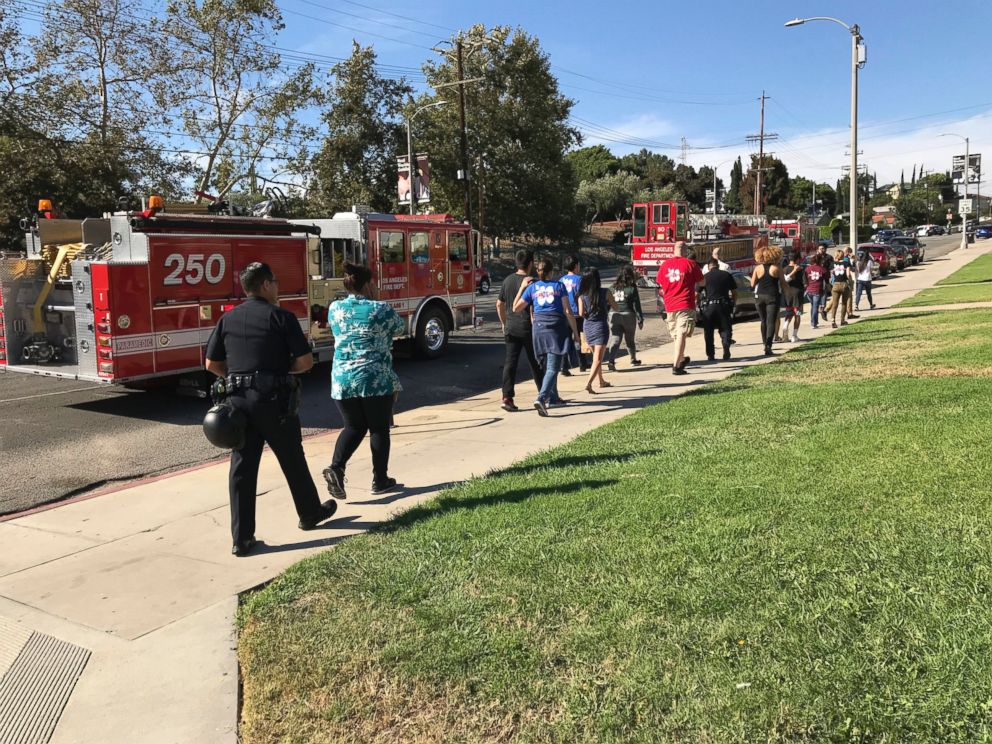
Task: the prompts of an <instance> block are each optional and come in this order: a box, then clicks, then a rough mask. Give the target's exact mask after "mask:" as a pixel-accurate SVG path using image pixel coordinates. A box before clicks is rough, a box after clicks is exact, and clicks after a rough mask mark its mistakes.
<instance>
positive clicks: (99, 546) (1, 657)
mask: <svg viewBox="0 0 992 744" xmlns="http://www.w3.org/2000/svg"><path fill="white" fill-rule="evenodd" d="M987 252H992V241H990V244H989V246H988V247H987V248H984V247H980V248H972V249H969V250H968V251H966V252H962V251H960V250H959V251H955V252H954V253H952V254H950V255H949V256H947V257H945V258H943V259H939V260H937V261H934V262H931V263H928V264H925V265H924V266H922V267H919V268H917V269H914V270H912V271H907V272H903V273H901V274H899V275H897V276H896V277H894V278H892V279H890V280H889V281H887V282H886V286H885V287H884V288H879V289H877V290H876V291H875V301H876V305H877V306H878V308H879V309H878V310H875V311H872V312H865V313H864V314H863V315H862V316H861V317H862V318H872V317H875V316H877V315H879V314H880V313H881V312H883V311H884V310H883V309H884V308H890V307H891V306H892V305H894V304H895V303H897V302H899V301H900V300H902V299H903V298H905V297H908V296H910V295H912V294H914V293H915V292H917V291H918V290H919V289H922V288H924V287H929V286H931V285H933V284H934V283H935V282H936V281H938V280H940V279H942V278H944V277H946V276H948V275H949V274H951V273H952V272H954V271H956V270H957V269H959V268H960V267H961V266H963V265H964V264H966V263H968V262H969V261H971V260H972V259H974V258H975V257H976V256H978V255H981V254H983V253H987ZM919 309H920V308H906V310H907V311H916V310H919ZM651 322H661V321H660V319H652V321H651ZM829 330H830V329H829V324H821V328H820V330H819V331H812V330H811V329H810V328H809V327H808V326H807V325H806V324H805V323H804V326H803V328H802V329H801V331H800V333H801V335H802V337H803V338H804V339H810V338H815V337H817V336H819V335H822V334H824V333H826V332H829ZM735 336H736V338H737V341H738V343H737V344H736V345H735V346H734V347H733V349H734V353H735V358H734V359H733V360H731V361H729V362H725V363H717V364H709V365H698V366H697V365H695V364H694V365H693V366H691V367H690V374H689V375H687V376H685V377H674V376H673V375H672V374H671V370H670V368H669V367H668V366H667V365H668V364H669V363H670V361H671V359H670V356H671V347H670V346H664V347H660V348H655V349H650V350H647V351H644V352H643V353H642V354H641V357H642V359H643V361H644V366H642V367H640V368H637V369H633V368H630V367H629V366H627V361H626V359H625V358H624V359H621V360H620V362H619V367H620V370H621V371H619V372H617V373H608V379H609V380H610V381H611V382H612V383H613V385H614V387H612V388H610V389H606V390H602V391H600V392H601V394H600V395H596V396H589V395H587V394H586V393H585V392H584V391H583V390H582V388H583V387H584V384H585V380H584V378H582V377H579V376H575V377H572V378H562V379H561V381H560V389H561V393H562V395H563V396H564V397H566V398H568V399H570V400H571V401H572V402H573V403H572V404H571V405H569V406H567V407H565V408H560V409H552V411H551V413H552V416H551V417H549V418H548V419H544V420H541V421H540V424H539V426H540V432H541V443H542V444H541V446H551V445H557V444H561V443H564V442H567V441H569V440H571V439H573V438H574V437H576V436H578V435H579V434H582V433H584V432H586V431H589V430H590V429H592V428H594V427H597V426H600V425H602V424H605V423H607V422H609V421H613V420H615V419H617V418H619V417H621V416H625V415H627V414H628V413H631V412H633V411H636V410H639V409H641V408H643V407H644V406H646V405H650V404H653V403H660V402H663V401H666V400H669V399H671V398H672V397H675V396H678V395H681V394H682V393H684V392H686V391H688V390H692V389H695V388H696V387H698V386H699V385H701V384H704V383H706V382H711V381H714V380H718V379H722V378H725V377H727V376H729V375H731V374H733V373H735V372H737V371H738V370H740V369H743V368H744V367H747V366H749V365H751V364H759V363H763V362H765V361H768V359H767V358H765V357H763V356H760V354H761V344H760V342H759V339H758V325H757V323H748V324H746V325H738V326H737V328H736V329H735ZM788 348H790V345H782V346H779V347H778V351H786V350H788ZM687 353H688V354H689V355H690V356H691V357H692V358H693V359H694V360H697V361H698V360H699V359H702V358H704V357H705V355H704V353H703V351H702V334H701V333H697V334H696V336H695V337H694V338H693V339H691V340H690V342H689V345H688V349H687ZM517 396H518V404H520V405H521V411H520V412H519V413H515V414H507V413H505V412H503V411H502V410H500V408H499V403H500V393H499V391H498V390H497V391H492V392H490V393H487V394H484V395H478V396H475V397H471V398H466V399H463V400H459V401H456V402H453V403H448V404H444V405H438V406H432V407H426V408H420V409H417V410H413V411H409V412H406V413H402V414H400V415H398V416H397V424H398V427H397V428H396V429H395V430H394V432H393V450H392V457H391V463H390V470H391V472H392V474H393V475H395V476H396V477H397V478H398V479H399V480H400V481H401V482H402V483H404V484H405V486H406V487H405V488H404V489H403V490H401V491H399V492H397V493H395V494H390V495H387V496H382V497H373V496H371V495H370V494H369V490H368V484H369V482H370V479H371V468H370V459H369V454H368V449H367V446H363V447H362V449H361V450H360V452H359V453H358V454H357V455H356V457H355V459H354V461H353V462H352V464H351V466H350V468H349V471H348V493H349V499H348V501H346V502H343V503H342V504H341V508H340V509H339V511H338V515H337V517H336V518H335V519H334V520H333V521H331V522H329V523H328V524H326V525H324V526H323V527H322V528H321V529H318V530H315V531H314V532H307V533H304V532H300V531H298V530H297V528H296V516H295V514H294V512H293V508H292V502H291V499H290V496H289V493H288V489H287V487H286V485H285V481H284V480H283V477H282V474H281V472H280V471H279V468H278V466H277V464H276V463H275V460H274V458H273V457H272V456H271V455H270V454H268V453H267V454H266V455H265V457H264V458H263V462H262V469H261V473H260V477H259V493H260V498H259V503H258V525H259V529H258V533H257V536H258V538H259V539H260V540H262V541H263V542H264V547H263V548H262V549H261V550H260V551H258V553H256V554H254V555H252V556H250V557H248V558H244V559H237V558H234V557H232V556H231V555H230V533H229V528H228V524H229V516H228V506H227V464H226V462H225V463H220V464H217V463H215V464H210V465H207V466H205V467H201V468H197V469H195V470H191V471H187V472H182V473H178V474H175V475H172V476H169V477H165V478H160V479H157V480H154V481H150V482H145V483H139V484H136V485H132V486H130V487H127V488H122V489H120V490H118V491H116V492H113V493H109V494H106V495H102V496H100V497H98V498H93V499H88V500H83V501H78V502H75V503H69V504H65V505H62V506H59V507H56V508H51V509H47V510H44V511H39V512H37V513H33V514H30V515H28V516H23V517H20V518H16V519H12V520H9V521H6V522H3V523H0V541H2V544H3V545H4V548H5V549H4V550H3V553H2V555H0V741H7V740H8V739H7V738H5V728H4V727H5V726H6V727H7V729H6V730H7V731H15V730H16V729H15V727H17V726H20V727H21V729H22V730H27V729H28V728H30V727H32V726H33V727H34V729H37V731H36V734H35V738H33V739H29V738H25V739H23V740H25V741H47V740H49V737H50V740H51V741H53V742H78V743H80V744H81V743H83V742H86V743H90V742H101V743H109V742H128V743H129V744H134V743H136V742H182V743H184V744H185V743H188V742H235V741H236V740H237V733H236V727H237V707H238V669H237V658H236V651H235V643H236V637H235V632H234V623H233V621H234V614H235V610H236V607H237V598H238V594H239V593H240V592H243V591H245V590H247V589H250V588H252V587H255V586H258V585H259V584H261V583H263V582H265V581H267V580H269V579H271V578H272V577H274V576H277V575H278V574H279V573H280V572H282V571H283V570H284V569H285V568H286V567H287V566H289V565H291V564H293V563H295V562H297V561H299V560H300V559H301V558H304V557H306V556H307V555H310V554H312V553H315V552H317V551H320V550H324V549H326V548H328V547H329V546H332V545H334V544H335V543H336V542H338V541H339V540H342V539H343V538H345V537H347V536H349V535H352V534H355V533H358V532H361V531H364V530H367V529H369V528H371V527H373V526H374V525H376V524H378V523H380V522H382V521H383V520H386V519H389V518H390V516H391V515H392V514H394V513H395V512H396V511H397V510H403V509H406V508H409V507H410V506H412V505H414V504H416V503H419V502H421V501H423V500H425V499H428V498H430V497H432V496H434V495H436V494H437V493H438V492H439V491H441V490H443V489H444V488H445V486H447V485H449V484H450V483H452V482H456V481H460V480H463V479H467V478H471V477H474V476H484V475H485V474H486V473H487V472H488V471H490V470H492V469H496V468H501V467H505V466H507V465H510V464H511V463H513V462H514V461H516V460H518V459H520V458H521V457H524V456H526V455H529V454H532V453H533V452H534V451H535V447H536V445H535V442H534V441H533V438H532V437H528V436H527V431H533V429H532V428H530V427H528V428H525V427H523V426H522V425H521V424H523V423H524V422H526V423H528V424H531V425H535V424H537V414H536V413H535V412H534V411H533V410H532V409H529V408H526V407H525V406H526V405H529V403H530V401H531V400H532V397H533V387H532V386H531V383H529V382H527V383H523V384H521V385H519V386H518V392H517ZM328 404H329V405H330V401H328ZM195 435H197V436H198V435H199V432H196V433H195ZM334 439H335V435H334V433H328V434H326V435H321V436H318V437H315V438H313V439H310V440H308V442H307V444H306V450H307V459H308V462H309V464H310V469H311V471H312V473H313V474H314V477H315V480H316V481H317V483H318V484H319V485H320V486H321V490H323V489H322V485H323V481H322V479H321V477H320V471H321V469H322V468H323V467H324V466H325V465H326V463H327V462H328V461H329V460H330V457H331V451H332V448H333V445H334ZM33 649H34V650H33ZM5 685H6V687H5ZM31 690H33V691H34V692H32V693H31V694H32V697H30V698H29V697H27V692H26V691H31ZM39 690H40V691H41V692H40V693H39ZM39 711H41V713H40V714H39ZM27 714H30V716H31V717H32V722H31V724H30V725H29V724H26V723H24V721H23V720H22V719H23V718H24V716H25V715H27ZM18 716H20V718H19V717H18ZM39 722H40V723H39ZM10 739H13V736H10Z"/></svg>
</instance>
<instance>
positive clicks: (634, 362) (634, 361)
mask: <svg viewBox="0 0 992 744" xmlns="http://www.w3.org/2000/svg"><path fill="white" fill-rule="evenodd" d="M630 366H631V367H640V366H641V360H640V359H631V360H630Z"/></svg>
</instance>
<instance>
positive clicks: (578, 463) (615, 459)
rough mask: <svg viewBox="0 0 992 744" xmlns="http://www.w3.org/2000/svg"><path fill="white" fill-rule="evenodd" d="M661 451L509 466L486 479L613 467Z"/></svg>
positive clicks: (621, 453) (566, 457) (591, 456)
mask: <svg viewBox="0 0 992 744" xmlns="http://www.w3.org/2000/svg"><path fill="white" fill-rule="evenodd" d="M661 453H662V450H660V449H653V450H638V451H636V452H617V453H614V454H605V455H567V456H565V457H556V458H555V459H554V460H553V461H550V462H536V463H531V464H526V465H523V464H521V465H511V466H510V467H508V468H501V469H499V470H494V471H492V472H491V473H490V474H488V476H487V477H502V476H511V475H530V474H531V473H536V472H538V471H542V470H551V469H554V468H581V467H585V466H589V465H601V464H604V465H614V464H616V463H620V462H630V461H631V460H636V459H637V458H639V457H652V456H654V455H660V454H661Z"/></svg>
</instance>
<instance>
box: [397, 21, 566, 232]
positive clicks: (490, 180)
mask: <svg viewBox="0 0 992 744" xmlns="http://www.w3.org/2000/svg"><path fill="white" fill-rule="evenodd" d="M458 41H461V43H462V48H463V55H462V56H463V64H464V77H465V78H467V79H470V80H474V82H471V83H466V84H465V86H464V87H465V97H466V103H467V112H468V121H467V124H468V153H469V168H468V170H469V173H468V175H469V176H470V178H471V179H472V180H471V183H472V189H471V193H472V203H473V212H474V219H475V221H476V224H477V225H478V227H479V228H480V230H482V231H484V232H485V233H487V234H491V235H498V236H515V235H516V236H534V237H537V238H549V239H562V238H575V237H577V236H578V234H579V231H580V230H581V223H580V220H579V219H578V216H577V210H576V209H575V189H576V186H577V183H576V182H575V179H574V176H573V174H572V168H571V167H570V166H569V164H568V161H567V160H566V153H567V152H568V151H569V150H571V149H572V148H573V147H574V146H575V145H576V144H577V143H578V142H579V133H578V131H577V130H576V129H575V128H573V127H572V126H571V125H570V124H569V123H568V118H569V114H570V112H571V110H572V105H573V102H572V101H571V100H569V99H568V98H566V97H565V96H564V95H562V93H561V91H560V90H559V88H558V81H557V79H556V78H555V76H554V75H553V74H552V73H551V63H550V61H549V59H548V56H547V54H546V53H545V52H544V51H543V50H542V49H541V46H540V44H539V42H538V40H537V39H536V38H534V37H533V36H529V35H527V34H526V33H525V32H524V31H522V30H520V29H516V30H512V29H510V28H508V27H496V28H493V29H490V30H486V29H485V28H484V27H483V26H479V25H477V26H473V27H472V28H471V29H470V30H469V31H468V32H466V33H461V34H459V35H457V36H456V37H455V38H454V39H452V43H451V48H450V49H449V50H448V53H447V54H445V55H444V56H443V57H442V58H441V59H439V60H432V61H429V62H427V63H426V64H425V65H424V73H425V74H426V76H427V81H428V83H429V84H430V85H431V86H432V87H433V88H434V89H435V90H436V93H434V94H426V95H423V96H421V97H420V98H419V99H418V100H417V101H416V105H417V106H418V107H419V106H423V105H425V104H428V103H435V102H439V101H446V102H448V103H449V105H446V106H438V107H435V108H432V109H429V110H427V111H425V112H424V113H423V115H422V116H420V117H418V120H417V121H418V122H420V124H419V125H418V129H419V130H421V135H420V137H419V141H420V142H421V146H420V147H418V149H426V150H428V151H429V153H430V156H431V198H432V206H433V207H434V208H435V209H436V210H439V211H448V212H452V213H454V214H458V215H464V211H465V210H464V207H463V205H464V191H463V189H464V184H463V183H462V182H460V181H459V180H457V175H456V174H457V172H458V171H459V170H462V169H463V168H462V156H461V152H460V147H459V119H458V85H457V82H458V75H457V72H456V64H457V63H456V52H455V50H456V48H457V43H458ZM476 78H478V80H475V79H476Z"/></svg>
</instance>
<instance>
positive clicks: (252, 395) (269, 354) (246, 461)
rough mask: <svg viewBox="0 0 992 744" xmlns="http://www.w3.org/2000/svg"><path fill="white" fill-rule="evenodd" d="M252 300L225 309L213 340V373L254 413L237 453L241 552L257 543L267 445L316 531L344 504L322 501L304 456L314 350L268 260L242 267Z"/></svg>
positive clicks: (234, 474) (234, 499) (234, 478)
mask: <svg viewBox="0 0 992 744" xmlns="http://www.w3.org/2000/svg"><path fill="white" fill-rule="evenodd" d="M241 286H242V288H243V289H244V291H245V293H246V294H247V295H248V297H247V299H246V300H245V301H244V302H243V303H242V304H240V305H238V306H237V307H236V308H234V309H233V310H231V311H230V312H229V313H227V314H226V315H224V316H223V317H222V318H221V319H220V320H219V321H218V323H217V326H216V328H214V332H213V334H212V335H211V336H210V341H208V342H207V363H206V367H207V371H209V372H212V373H213V374H215V375H217V376H218V377H222V378H225V382H226V388H227V393H228V395H229V396H230V397H229V401H230V404H231V405H232V406H234V408H236V409H238V410H240V411H242V412H243V413H244V414H245V416H246V418H247V430H246V433H245V444H244V446H243V447H242V448H241V449H239V450H234V451H233V452H231V474H230V484H229V487H230V497H231V535H232V537H233V538H234V547H233V548H232V549H231V552H232V553H233V554H234V555H237V556H243V555H247V554H248V553H249V552H251V550H252V548H253V547H255V543H256V541H255V496H256V494H255V489H256V485H257V481H258V466H259V462H260V460H261V457H262V448H263V447H264V445H265V444H268V445H269V447H271V448H272V452H273V453H275V456H276V459H278V461H279V465H280V467H281V468H282V472H283V474H284V475H285V476H286V480H287V482H288V483H289V490H290V492H291V493H292V495H293V502H294V503H295V504H296V512H297V514H298V515H299V517H300V529H301V530H311V529H313V528H314V527H316V526H317V525H318V524H320V523H321V522H323V521H324V520H325V519H329V518H330V517H331V516H332V515H333V514H334V512H335V510H336V509H337V504H336V503H335V502H333V501H329V502H327V503H326V504H321V503H320V499H319V498H318V496H317V487H316V486H315V485H314V483H313V478H311V477H310V470H309V469H308V468H307V463H306V460H305V459H304V456H303V435H302V431H301V429H300V417H299V415H298V407H299V381H298V380H297V379H296V378H295V377H294V376H293V375H298V374H301V373H303V372H307V371H309V370H310V368H311V367H313V355H312V354H311V350H310V344H309V343H308V342H307V339H306V337H305V336H304V335H303V331H302V329H301V328H300V324H299V321H298V320H297V319H296V316H295V315H293V314H292V313H291V312H289V311H288V310H284V309H282V308H280V307H278V306H277V304H276V303H277V302H278V295H279V282H278V280H277V279H276V277H275V276H273V274H272V269H271V268H270V267H269V265H268V264H265V263H259V262H255V263H251V264H248V266H246V267H245V268H244V269H243V270H242V272H241Z"/></svg>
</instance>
